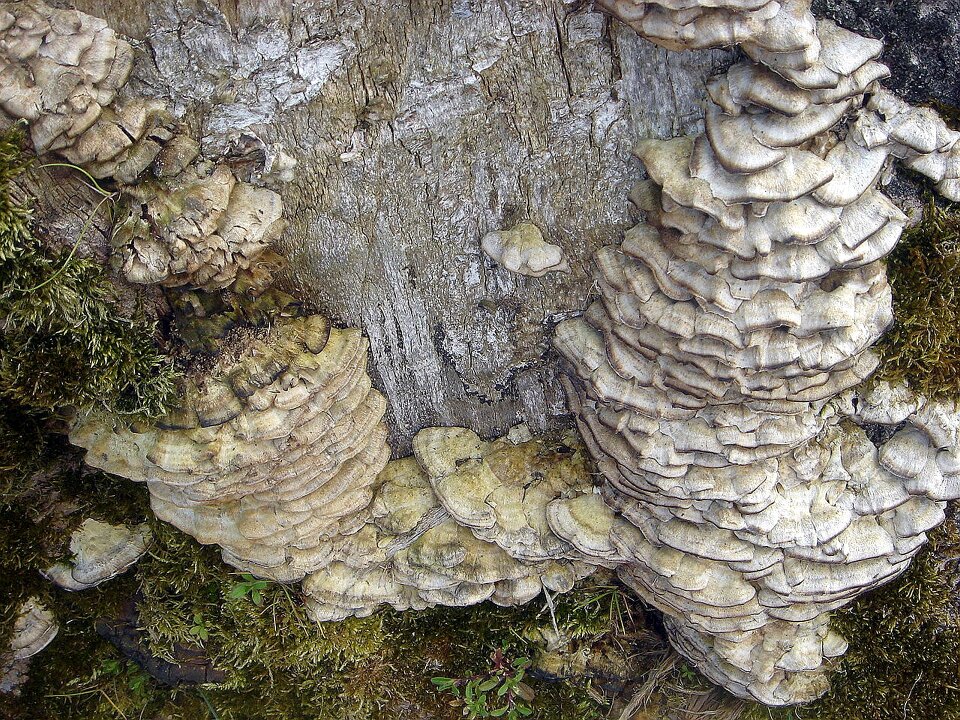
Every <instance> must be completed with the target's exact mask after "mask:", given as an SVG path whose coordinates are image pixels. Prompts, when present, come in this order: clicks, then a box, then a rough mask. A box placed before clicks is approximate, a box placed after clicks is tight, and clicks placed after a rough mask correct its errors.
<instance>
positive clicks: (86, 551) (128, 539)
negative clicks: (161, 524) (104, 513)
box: [43, 518, 150, 590]
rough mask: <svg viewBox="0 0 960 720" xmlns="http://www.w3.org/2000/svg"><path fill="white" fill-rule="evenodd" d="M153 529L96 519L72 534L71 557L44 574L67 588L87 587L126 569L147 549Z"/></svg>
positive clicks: (143, 525) (84, 524)
mask: <svg viewBox="0 0 960 720" xmlns="http://www.w3.org/2000/svg"><path fill="white" fill-rule="evenodd" d="M149 539H150V528H149V526H148V525H147V524H146V523H144V524H142V525H138V526H137V527H134V528H128V527H125V526H124V525H111V524H109V523H105V522H100V521H99V520H94V519H93V518H88V519H86V520H84V521H83V523H82V524H81V525H80V527H79V528H78V529H77V530H75V531H74V532H73V534H72V535H71V536H70V553H71V558H70V560H69V561H67V562H59V563H56V564H55V565H52V566H51V567H49V568H47V569H46V570H45V571H44V572H43V574H44V576H45V577H46V578H47V579H48V580H50V581H51V582H53V583H54V584H55V585H58V586H60V587H62V588H64V589H66V590H87V589H88V588H92V587H96V586H97V585H99V584H100V583H103V582H106V581H107V580H110V579H111V578H114V577H116V576H117V575H119V574H120V573H122V572H124V571H125V570H126V569H127V568H129V567H130V566H132V565H133V564H134V563H136V562H137V560H139V559H140V558H141V557H143V555H144V553H146V552H147V544H148V542H149Z"/></svg>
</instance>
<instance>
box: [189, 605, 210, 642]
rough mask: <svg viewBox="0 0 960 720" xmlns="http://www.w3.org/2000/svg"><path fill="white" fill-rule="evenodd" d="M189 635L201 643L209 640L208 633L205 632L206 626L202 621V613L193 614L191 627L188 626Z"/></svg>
mask: <svg viewBox="0 0 960 720" xmlns="http://www.w3.org/2000/svg"><path fill="white" fill-rule="evenodd" d="M190 634H191V635H193V636H194V637H195V638H196V639H197V640H199V641H200V642H201V643H203V642H206V641H207V640H209V639H210V631H209V630H207V625H206V623H204V621H203V614H202V613H198V612H197V613H194V614H193V625H191V626H190Z"/></svg>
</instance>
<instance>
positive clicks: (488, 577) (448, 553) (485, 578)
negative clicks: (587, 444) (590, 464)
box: [303, 427, 597, 621]
mask: <svg viewBox="0 0 960 720" xmlns="http://www.w3.org/2000/svg"><path fill="white" fill-rule="evenodd" d="M413 442H414V453H415V457H408V458H403V459H400V460H394V461H392V462H390V463H389V464H388V465H387V467H386V469H385V470H384V471H383V472H382V473H381V475H380V477H379V479H378V480H377V484H378V487H377V491H376V495H375V497H374V499H373V502H372V503H371V505H370V516H371V517H370V521H369V522H368V523H367V524H366V525H365V526H364V527H363V528H362V529H361V530H360V531H359V532H357V533H355V534H353V535H350V536H348V537H345V538H342V539H341V540H339V541H336V542H334V543H333V546H334V550H333V552H332V554H331V556H330V562H329V564H328V565H327V566H326V567H324V568H322V569H320V570H317V571H316V572H314V573H312V574H311V575H309V576H308V577H307V578H306V580H305V581H304V585H303V587H304V591H305V592H306V597H307V604H308V607H309V609H310V612H311V615H312V616H313V617H314V618H315V619H316V620H318V621H324V620H340V619H343V618H345V617H348V616H351V615H356V616H365V615H369V614H370V613H371V612H373V611H374V610H375V609H376V608H377V607H378V606H380V605H384V604H386V605H391V606H392V607H394V608H395V609H397V610H406V609H410V608H416V609H423V608H426V607H431V606H434V605H453V606H463V605H472V604H475V603H478V602H482V601H484V600H491V601H492V602H494V603H496V604H498V605H519V604H522V603H525V602H529V601H530V600H532V599H533V598H534V597H536V596H537V595H539V594H540V592H541V591H542V590H544V589H546V590H547V591H552V592H566V591H568V590H570V589H571V588H572V587H573V584H574V583H575V582H576V581H577V580H579V579H581V578H583V577H586V576H587V575H589V574H591V573H592V572H593V571H594V570H595V569H596V565H597V563H596V561H594V560H592V559H591V560H586V559H585V557H584V555H583V553H581V552H580V551H579V550H578V549H577V548H576V547H574V546H573V545H572V544H571V543H569V542H567V541H565V540H563V539H562V538H561V537H560V534H559V533H560V532H563V531H564V529H565V528H567V526H568V525H569V526H570V528H571V530H570V531H571V532H572V527H573V523H572V522H569V521H568V520H567V515H562V516H558V517H557V518H554V517H552V516H551V508H552V507H553V506H554V505H555V504H557V503H564V502H573V501H575V500H576V499H577V498H580V497H596V496H594V495H592V492H593V489H592V482H591V479H590V475H589V472H588V468H587V464H586V456H585V454H584V452H583V449H582V446H581V445H580V444H579V442H578V440H577V439H576V438H575V437H572V436H567V437H563V438H561V439H560V440H559V442H555V443H551V442H550V441H548V440H546V439H543V438H540V439H534V440H529V441H525V442H521V443H518V444H514V443H512V442H510V441H509V440H508V439H506V438H501V439H499V440H495V441H493V442H484V441H483V440H481V439H480V438H479V437H478V436H477V435H476V433H474V432H472V431H471V430H468V429H466V428H456V427H437V428H426V429H424V430H421V431H420V432H419V433H418V434H417V435H416V437H415V438H414V441H413Z"/></svg>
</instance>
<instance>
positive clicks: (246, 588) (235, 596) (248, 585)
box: [227, 573, 269, 606]
mask: <svg viewBox="0 0 960 720" xmlns="http://www.w3.org/2000/svg"><path fill="white" fill-rule="evenodd" d="M240 577H241V578H242V581H241V582H238V583H236V584H235V585H234V586H233V587H232V588H230V592H228V593H227V597H228V598H229V599H230V600H240V599H242V598H246V597H248V598H250V600H251V601H252V602H253V604H254V605H258V606H259V605H262V604H263V591H264V590H266V589H267V586H268V585H269V583H268V582H267V581H266V580H258V579H257V578H255V577H254V576H253V575H251V574H250V573H243V574H242V575H241V576H240Z"/></svg>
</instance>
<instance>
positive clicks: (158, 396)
mask: <svg viewBox="0 0 960 720" xmlns="http://www.w3.org/2000/svg"><path fill="white" fill-rule="evenodd" d="M22 141H23V136H22V131H21V129H20V127H19V126H14V128H12V129H11V130H9V131H7V132H6V133H5V134H3V135H2V136H0V318H2V324H0V397H2V398H4V399H5V401H6V402H8V403H11V402H12V403H15V404H17V405H18V406H20V407H22V408H24V409H26V410H27V411H30V412H45V413H50V412H56V411H59V410H61V409H62V408H64V407H77V408H84V407H89V406H92V405H95V404H96V405H98V406H104V407H106V408H108V409H109V410H111V411H114V412H121V413H143V414H147V415H157V414H160V413H161V412H162V411H163V410H164V407H165V405H166V403H167V402H168V401H169V400H170V399H171V396H172V392H173V377H174V376H173V369H172V366H171V364H170V362H169V361H168V360H167V358H165V357H164V355H162V354H161V353H160V352H159V351H158V349H157V347H156V344H155V342H154V337H153V333H154V328H153V327H152V326H151V325H150V324H149V323H147V322H146V321H145V320H144V318H143V315H142V313H134V314H133V315H132V316H128V315H127V314H125V313H124V312H123V311H122V309H121V308H120V306H119V304H118V302H117V297H116V293H115V289H114V287H113V285H112V284H111V283H110V281H109V280H108V278H107V277H106V275H105V273H104V271H103V269H102V268H101V266H100V265H99V263H97V262H95V261H93V260H90V259H86V258H81V257H79V256H77V255H75V253H74V252H73V251H71V252H69V253H63V252H61V253H52V252H50V251H48V250H47V249H46V248H45V247H44V246H43V244H42V242H41V241H40V240H39V239H38V238H37V237H36V236H35V234H34V228H33V227H32V225H31V220H30V211H29V209H28V208H27V207H24V206H23V205H18V204H17V203H15V202H14V201H13V200H12V199H11V196H10V185H11V183H12V182H13V181H14V180H15V179H16V177H17V176H18V175H19V174H20V173H21V172H23V171H24V169H25V167H26V165H27V163H26V161H24V160H23V157H22V153H21V150H20V147H21V144H22ZM78 242H79V239H78Z"/></svg>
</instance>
